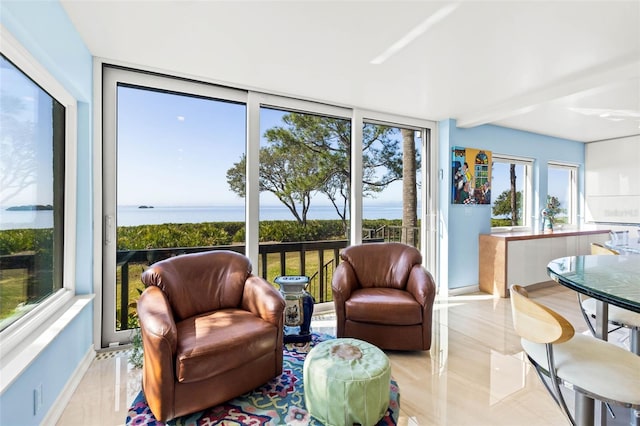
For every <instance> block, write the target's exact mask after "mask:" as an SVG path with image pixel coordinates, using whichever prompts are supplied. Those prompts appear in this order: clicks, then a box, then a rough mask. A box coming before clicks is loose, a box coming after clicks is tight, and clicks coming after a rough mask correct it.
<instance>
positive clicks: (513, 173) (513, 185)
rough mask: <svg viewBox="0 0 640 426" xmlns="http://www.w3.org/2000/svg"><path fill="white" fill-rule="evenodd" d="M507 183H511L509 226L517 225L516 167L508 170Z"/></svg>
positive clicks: (511, 166) (512, 165)
mask: <svg viewBox="0 0 640 426" xmlns="http://www.w3.org/2000/svg"><path fill="white" fill-rule="evenodd" d="M509 178H510V179H509V181H510V182H511V226H516V225H518V203H517V201H518V198H517V194H516V165H515V164H511V165H510V168H509Z"/></svg>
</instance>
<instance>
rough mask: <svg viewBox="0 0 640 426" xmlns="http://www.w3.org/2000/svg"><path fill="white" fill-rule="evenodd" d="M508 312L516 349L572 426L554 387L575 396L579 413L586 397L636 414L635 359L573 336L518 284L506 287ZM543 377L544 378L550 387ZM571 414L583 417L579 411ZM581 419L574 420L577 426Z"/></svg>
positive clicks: (638, 365)
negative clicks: (517, 341)
mask: <svg viewBox="0 0 640 426" xmlns="http://www.w3.org/2000/svg"><path fill="white" fill-rule="evenodd" d="M511 311H512V315H513V326H514V328H515V330H516V333H517V334H518V335H519V336H520V337H521V344H522V348H523V349H524V351H525V353H526V354H527V357H528V359H529V361H530V362H531V364H532V365H533V366H534V367H535V370H536V372H537V373H538V376H539V378H540V380H541V381H542V383H543V384H544V386H545V387H546V389H547V391H548V392H549V394H550V395H551V396H552V397H553V399H554V401H555V402H556V403H557V404H558V406H559V407H560V408H561V410H562V411H563V412H564V414H565V415H566V416H567V418H568V419H569V421H570V422H571V424H572V425H575V424H576V421H575V420H574V416H572V414H571V412H570V410H569V408H568V407H567V404H566V402H565V399H564V397H563V396H562V392H561V391H560V385H563V386H565V387H567V388H569V389H573V390H574V391H575V392H576V406H577V407H578V406H579V405H580V406H581V408H583V407H584V406H585V405H587V404H584V402H585V401H587V400H586V398H591V399H594V400H599V401H602V402H605V403H608V404H614V405H621V406H624V407H628V408H633V409H636V410H637V409H638V408H640V357H639V356H637V355H635V354H633V353H631V352H629V351H627V350H625V349H623V348H621V347H619V346H617V345H614V344H613V343H609V342H607V341H604V340H601V339H597V338H595V337H593V336H589V335H583V334H575V330H574V328H573V326H572V325H571V324H570V323H569V321H567V320H566V319H565V318H564V317H563V316H562V315H560V314H558V313H557V312H555V311H553V310H552V309H550V308H548V307H546V306H544V305H542V304H540V303H538V302H536V301H534V300H531V299H530V298H529V296H528V294H527V292H526V290H525V289H524V288H523V287H521V286H519V285H513V286H511ZM544 376H546V377H549V378H550V380H549V381H550V384H549V383H547V380H545V378H544ZM579 403H580V404H579ZM576 411H577V412H578V411H580V412H583V414H584V411H585V410H584V409H581V410H576ZM609 411H610V413H611V414H613V413H612V411H611V410H609ZM590 415H591V416H592V415H593V412H591V413H590ZM583 420H584V419H580V423H583Z"/></svg>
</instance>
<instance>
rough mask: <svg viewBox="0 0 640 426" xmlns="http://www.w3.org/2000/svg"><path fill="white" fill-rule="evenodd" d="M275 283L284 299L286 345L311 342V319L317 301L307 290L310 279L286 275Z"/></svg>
mask: <svg viewBox="0 0 640 426" xmlns="http://www.w3.org/2000/svg"><path fill="white" fill-rule="evenodd" d="M274 282H275V283H276V284H278V285H279V286H280V293H281V294H282V296H283V297H284V301H285V303H286V306H285V308H284V343H303V342H309V341H311V317H312V316H313V306H314V304H315V300H314V299H313V296H312V295H311V294H310V293H309V292H308V291H307V290H306V288H307V286H308V285H309V277H307V276H304V275H299V276H298V275H288V276H287V275H284V276H279V277H276V278H275V280H274Z"/></svg>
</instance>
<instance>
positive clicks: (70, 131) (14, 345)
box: [0, 25, 78, 391]
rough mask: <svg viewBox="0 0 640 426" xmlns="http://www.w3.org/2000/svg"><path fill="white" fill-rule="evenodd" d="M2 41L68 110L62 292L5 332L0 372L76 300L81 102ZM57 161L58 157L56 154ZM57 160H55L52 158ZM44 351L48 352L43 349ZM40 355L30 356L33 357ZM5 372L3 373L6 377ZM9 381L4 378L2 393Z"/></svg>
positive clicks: (8, 40)
mask: <svg viewBox="0 0 640 426" xmlns="http://www.w3.org/2000/svg"><path fill="white" fill-rule="evenodd" d="M0 38H1V39H2V41H3V43H2V54H3V55H4V56H5V57H6V58H7V59H8V60H10V61H11V62H12V63H13V64H14V65H15V66H16V68H18V69H19V70H20V71H21V72H22V73H23V74H25V75H26V76H27V77H28V78H30V79H31V80H32V81H33V82H34V83H35V84H37V85H38V86H40V87H41V88H42V90H44V91H45V92H47V94H49V95H50V96H51V97H52V98H54V99H55V100H56V101H58V102H59V103H60V104H62V106H63V107H64V108H65V131H64V132H65V134H64V150H65V152H64V172H63V180H64V182H63V185H64V205H63V212H64V213H63V214H64V221H63V225H62V227H63V229H62V235H63V241H62V253H61V255H62V257H63V259H62V270H61V271H60V273H61V277H60V278H61V288H60V289H58V290H57V291H55V292H54V293H53V294H51V295H50V296H48V297H46V298H45V299H44V300H42V301H41V302H39V303H38V306H36V307H34V308H33V309H32V310H31V311H29V312H28V313H26V314H25V315H24V316H22V317H20V318H18V319H17V320H16V321H15V322H14V323H13V324H10V325H9V326H7V328H6V329H4V330H3V331H2V332H0V337H1V338H2V345H0V368H1V369H2V370H4V368H5V367H6V366H7V364H9V363H10V362H11V360H12V359H13V358H15V357H16V355H17V353H18V352H19V351H21V350H23V349H24V348H25V347H26V346H27V345H28V344H29V343H30V342H33V341H34V340H35V339H36V337H37V336H39V335H41V334H42V332H43V331H44V330H45V329H46V326H47V325H50V324H52V323H53V322H54V319H55V318H56V317H58V316H59V315H60V314H61V312H62V311H64V310H66V309H67V308H68V307H69V306H70V303H71V302H72V300H73V298H74V296H75V275H76V271H75V264H76V256H75V254H76V223H77V220H76V212H77V209H76V205H77V201H76V187H77V183H76V176H77V170H76V168H77V161H76V160H77V122H78V120H77V100H76V99H75V98H74V97H73V96H72V95H71V94H70V93H69V92H68V91H67V90H66V89H65V88H64V87H63V86H62V84H61V83H60V82H58V81H57V80H56V79H55V78H54V77H53V75H51V74H50V73H49V72H48V71H47V69H46V68H45V67H44V66H43V65H41V64H40V63H39V62H38V61H37V60H36V59H35V58H34V57H33V56H32V55H31V54H30V53H29V51H28V50H27V49H26V48H25V47H23V46H22V45H21V44H20V42H18V40H16V39H15V38H14V37H13V35H12V34H11V33H10V32H9V31H8V30H7V29H6V28H5V27H4V26H2V25H0ZM53 157H55V153H54V154H53ZM52 160H53V158H52ZM41 349H44V348H41ZM35 355H37V354H33V353H30V354H29V356H30V357H33V356H35ZM19 372H20V371H11V372H9V371H7V372H6V373H7V375H9V373H10V375H11V376H12V377H13V376H16V375H18V374H19ZM4 373H5V371H3V375H4ZM8 381H9V378H8V377H7V378H6V379H5V378H3V381H2V389H0V391H2V390H4V386H5V385H7V382H8Z"/></svg>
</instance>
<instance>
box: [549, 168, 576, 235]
mask: <svg viewBox="0 0 640 426" xmlns="http://www.w3.org/2000/svg"><path fill="white" fill-rule="evenodd" d="M552 168H554V169H562V170H567V171H568V172H569V186H570V189H569V206H567V223H566V225H567V226H568V227H576V226H577V225H578V172H579V170H580V166H578V165H577V164H570V163H563V162H559V161H549V162H548V163H547V188H548V187H549V169H552ZM548 192H549V191H547V193H548Z"/></svg>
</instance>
